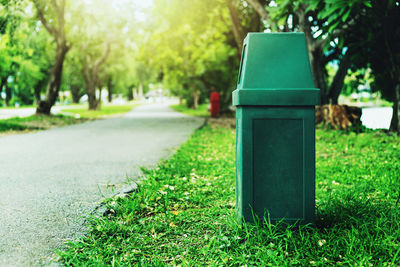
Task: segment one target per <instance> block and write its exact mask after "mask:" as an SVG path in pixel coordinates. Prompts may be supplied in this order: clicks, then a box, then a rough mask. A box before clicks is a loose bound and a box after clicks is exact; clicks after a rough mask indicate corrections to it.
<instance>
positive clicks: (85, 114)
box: [61, 103, 137, 119]
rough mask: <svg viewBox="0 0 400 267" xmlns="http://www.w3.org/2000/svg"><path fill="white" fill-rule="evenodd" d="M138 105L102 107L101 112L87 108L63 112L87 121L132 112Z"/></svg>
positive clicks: (70, 109) (64, 110)
mask: <svg viewBox="0 0 400 267" xmlns="http://www.w3.org/2000/svg"><path fill="white" fill-rule="evenodd" d="M136 106H137V104H132V103H129V104H125V105H102V106H101V109H100V110H88V109H87V107H84V108H82V107H77V108H69V109H63V110H61V111H62V112H65V113H67V114H73V115H79V117H80V118H87V119H99V118H104V117H108V116H111V115H121V114H124V113H126V112H129V111H131V110H132V109H133V108H134V107H136Z"/></svg>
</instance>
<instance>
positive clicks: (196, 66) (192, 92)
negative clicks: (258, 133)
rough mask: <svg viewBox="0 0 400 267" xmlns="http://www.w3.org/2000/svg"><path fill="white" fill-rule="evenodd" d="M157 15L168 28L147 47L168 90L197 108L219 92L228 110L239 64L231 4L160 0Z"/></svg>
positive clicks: (156, 20)
mask: <svg viewBox="0 0 400 267" xmlns="http://www.w3.org/2000/svg"><path fill="white" fill-rule="evenodd" d="M180 10H185V12H184V13H182V12H180ZM153 12H154V13H153V15H152V17H154V22H153V24H154V25H162V27H159V28H158V29H157V30H155V31H154V32H153V33H152V35H151V37H150V38H149V40H150V41H149V43H148V45H147V46H148V47H149V50H150V51H153V54H154V57H155V60H154V61H155V63H154V66H155V67H156V68H157V70H158V73H159V75H158V76H159V77H160V79H162V81H163V83H164V86H165V87H166V88H169V89H170V90H171V92H172V93H173V94H175V95H177V96H179V97H180V98H183V99H185V100H186V103H187V104H188V105H189V106H191V107H193V108H196V107H197V105H198V104H199V103H201V102H203V101H204V100H205V99H206V98H208V96H209V94H210V92H211V90H212V89H213V88H215V90H217V91H219V92H220V93H221V94H223V100H224V103H223V108H224V110H226V109H227V107H228V105H227V104H228V103H229V102H230V97H231V92H232V90H233V86H234V79H235V73H236V71H237V66H238V62H239V60H238V57H237V51H236V43H235V39H234V36H233V34H232V31H231V28H230V17H229V10H228V9H227V7H226V0H220V1H210V0H205V1H195V0H190V1H184V2H182V1H178V0H169V1H167V0H158V1H156V2H155V9H154V10H153ZM226 99H228V100H227V101H225V100H226Z"/></svg>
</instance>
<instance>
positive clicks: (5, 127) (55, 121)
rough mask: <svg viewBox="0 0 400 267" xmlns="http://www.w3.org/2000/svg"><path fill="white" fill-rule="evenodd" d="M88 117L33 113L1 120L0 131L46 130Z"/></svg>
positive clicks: (82, 120) (78, 121)
mask: <svg viewBox="0 0 400 267" xmlns="http://www.w3.org/2000/svg"><path fill="white" fill-rule="evenodd" d="M84 121H86V119H76V118H74V117H71V116H65V115H51V116H47V115H32V116H29V117H23V118H19V117H15V118H10V119H5V120H0V132H9V131H28V130H29V131H32V130H45V129H50V128H53V127H61V126H66V125H70V124H76V123H80V122H84Z"/></svg>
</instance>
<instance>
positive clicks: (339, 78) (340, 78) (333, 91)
mask: <svg viewBox="0 0 400 267" xmlns="http://www.w3.org/2000/svg"><path fill="white" fill-rule="evenodd" d="M350 64H351V62H350V51H349V50H348V51H347V52H346V54H345V55H344V57H343V58H342V61H341V62H340V65H339V69H338V70H337V72H336V74H335V77H334V78H333V81H332V83H331V85H330V87H329V100H330V101H331V103H332V104H337V103H338V98H339V94H340V92H341V91H342V89H343V84H344V79H345V78H346V75H347V70H348V69H349V67H350Z"/></svg>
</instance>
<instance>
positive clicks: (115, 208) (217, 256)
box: [58, 126, 400, 266]
mask: <svg viewBox="0 0 400 267" xmlns="http://www.w3.org/2000/svg"><path fill="white" fill-rule="evenodd" d="M316 142H317V145H316V150H317V152H316V169H317V173H316V177H317V178H316V203H317V211H316V213H317V221H316V226H314V227H312V226H300V227H280V226H275V225H271V224H268V223H266V224H264V225H252V224H244V225H243V226H241V225H239V224H238V223H237V222H236V213H235V132H234V130H233V129H229V128H221V127H219V128H215V127H214V128H211V127H209V126H206V127H204V128H203V129H201V130H198V131H197V132H196V133H195V134H194V135H193V136H192V137H191V138H190V140H189V141H188V142H187V143H186V144H184V145H182V146H181V148H180V149H179V150H178V152H177V153H176V154H175V155H174V156H173V157H172V158H170V159H169V160H167V161H164V162H162V163H160V164H159V166H158V167H157V168H156V169H154V170H144V173H145V174H146V177H147V179H146V180H143V181H142V182H141V183H140V185H139V190H138V191H137V192H135V193H134V194H133V195H132V196H131V197H125V198H122V197H114V198H111V199H107V200H106V205H107V208H108V212H107V214H106V215H105V216H104V217H101V218H93V220H92V221H91V222H90V223H89V225H90V229H91V230H90V232H89V233H88V234H87V235H86V236H84V237H82V238H81V239H80V240H76V241H75V242H72V243H68V244H67V247H66V248H65V249H64V250H62V251H59V252H58V255H59V257H60V258H59V260H60V261H61V262H63V263H64V264H67V265H77V266H80V265H96V266H97V265H100V266H102V265H115V266H119V265H122V266H124V265H125V266H129V265H132V264H138V265H144V266H162V265H183V266H199V265H212V266H224V265H233V266H245V265H250V266H268V265H270V266H287V265H302V266H309V265H319V266H325V265H328V264H329V265H333V264H340V265H352V266H354V265H357V266H366V265H382V266H383V265H385V266H386V265H399V264H400V209H399V206H398V203H397V201H398V196H399V188H400V186H399V185H400V177H399V173H400V161H399V158H400V139H399V138H398V137H395V136H390V135H386V134H384V133H379V132H369V133H361V134H355V133H346V132H342V131H335V130H330V131H328V130H318V131H317V134H316Z"/></svg>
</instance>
